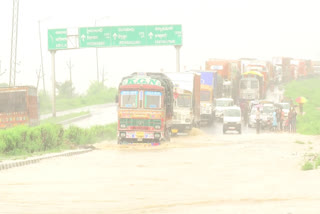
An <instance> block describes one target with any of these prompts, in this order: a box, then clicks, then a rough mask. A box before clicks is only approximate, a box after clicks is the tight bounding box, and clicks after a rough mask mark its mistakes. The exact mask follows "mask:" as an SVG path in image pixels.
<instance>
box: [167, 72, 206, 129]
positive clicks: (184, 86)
mask: <svg viewBox="0 0 320 214" xmlns="http://www.w3.org/2000/svg"><path fill="white" fill-rule="evenodd" d="M166 75H167V76H168V77H169V78H170V79H171V80H172V83H173V85H174V93H173V94H174V105H173V112H174V115H173V120H172V129H171V130H172V134H177V133H178V132H189V131H190V130H191V129H192V128H193V127H195V126H197V125H198V124H199V123H200V74H199V73H197V72H193V71H187V72H171V73H166Z"/></svg>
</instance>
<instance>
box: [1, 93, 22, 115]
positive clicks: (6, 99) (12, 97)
mask: <svg viewBox="0 0 320 214" xmlns="http://www.w3.org/2000/svg"><path fill="white" fill-rule="evenodd" d="M26 111H27V102H26V91H15V92H1V93H0V113H12V112H26Z"/></svg>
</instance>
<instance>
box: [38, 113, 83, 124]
mask: <svg viewBox="0 0 320 214" xmlns="http://www.w3.org/2000/svg"><path fill="white" fill-rule="evenodd" d="M87 114H89V112H88V111H82V112H76V113H71V114H66V115H63V116H59V117H50V118H47V119H44V120H41V121H40V124H44V123H60V122H62V121H65V120H69V119H72V118H75V117H80V116H83V115H87Z"/></svg>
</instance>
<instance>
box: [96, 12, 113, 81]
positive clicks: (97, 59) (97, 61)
mask: <svg viewBox="0 0 320 214" xmlns="http://www.w3.org/2000/svg"><path fill="white" fill-rule="evenodd" d="M104 18H107V19H109V18H110V16H104V17H102V18H99V19H96V20H95V21H94V26H97V21H99V20H101V19H104ZM96 63H97V81H98V82H99V56H98V48H96Z"/></svg>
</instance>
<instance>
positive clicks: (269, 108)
mask: <svg viewBox="0 0 320 214" xmlns="http://www.w3.org/2000/svg"><path fill="white" fill-rule="evenodd" d="M272 112H274V108H273V107H272V106H266V105H264V106H263V113H266V114H269V113H272Z"/></svg>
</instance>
